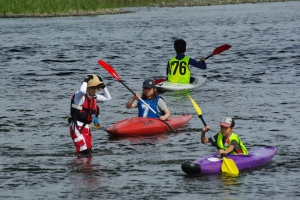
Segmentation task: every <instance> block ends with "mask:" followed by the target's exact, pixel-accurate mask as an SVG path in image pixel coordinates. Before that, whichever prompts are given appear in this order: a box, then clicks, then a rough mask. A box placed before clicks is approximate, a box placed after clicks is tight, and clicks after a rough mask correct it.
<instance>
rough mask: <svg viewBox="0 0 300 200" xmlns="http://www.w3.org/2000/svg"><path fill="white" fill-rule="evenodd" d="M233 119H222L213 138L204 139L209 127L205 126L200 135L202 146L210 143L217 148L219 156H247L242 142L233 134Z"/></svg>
mask: <svg viewBox="0 0 300 200" xmlns="http://www.w3.org/2000/svg"><path fill="white" fill-rule="evenodd" d="M234 125H235V122H234V119H232V118H231V117H224V118H223V119H222V121H221V122H220V131H219V132H218V133H217V134H216V135H215V136H213V137H211V136H210V138H206V137H205V133H206V132H209V130H210V127H209V126H205V127H204V128H203V129H202V133H201V142H202V143H203V144H205V143H208V142H211V143H212V144H213V145H214V146H216V147H217V148H218V152H219V154H248V151H247V149H246V147H245V146H244V144H243V142H242V140H241V139H240V138H239V137H238V136H237V134H236V133H234V132H233V131H234Z"/></svg>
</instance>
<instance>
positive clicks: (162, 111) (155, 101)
mask: <svg viewBox="0 0 300 200" xmlns="http://www.w3.org/2000/svg"><path fill="white" fill-rule="evenodd" d="M139 98H140V95H139V94H138V93H136V94H135V96H133V97H132V98H131V99H130V100H129V101H128V102H127V103H126V108H128V109H130V108H138V109H139V114H138V116H139V117H152V118H157V116H156V115H155V114H154V113H153V112H152V111H151V110H150V109H149V108H148V107H147V106H145V105H144V103H143V102H142V101H140V100H139ZM141 99H143V100H144V102H145V103H147V104H148V105H149V106H150V107H151V108H152V109H153V110H154V111H155V112H156V113H157V114H158V115H160V117H159V119H160V120H166V119H168V118H169V117H170V115H171V114H170V111H169V109H168V107H167V105H166V103H165V101H164V100H163V98H162V97H161V96H159V95H158V93H157V90H156V88H155V82H154V80H152V79H147V80H145V81H144V82H143V95H142V97H141Z"/></svg>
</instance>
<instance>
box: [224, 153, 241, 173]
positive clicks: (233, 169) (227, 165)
mask: <svg viewBox="0 0 300 200" xmlns="http://www.w3.org/2000/svg"><path fill="white" fill-rule="evenodd" d="M221 169H222V172H225V173H228V174H233V175H238V174H239V169H238V168H237V166H236V164H235V162H234V161H233V160H231V159H228V158H225V157H223V163H222V167H221Z"/></svg>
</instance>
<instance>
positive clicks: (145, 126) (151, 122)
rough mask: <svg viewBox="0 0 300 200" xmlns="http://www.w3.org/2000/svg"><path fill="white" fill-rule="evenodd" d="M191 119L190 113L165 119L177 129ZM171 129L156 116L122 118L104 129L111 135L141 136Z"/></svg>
mask: <svg viewBox="0 0 300 200" xmlns="http://www.w3.org/2000/svg"><path fill="white" fill-rule="evenodd" d="M191 119H192V115H190V114H184V115H178V116H172V117H169V119H168V120H167V121H166V122H167V123H168V124H169V125H170V126H171V127H173V128H174V129H175V130H177V129H178V128H179V127H182V126H185V125H186V124H187V123H188V122H189V121H190V120H191ZM170 130H171V129H170V128H169V127H168V126H167V125H166V124H165V123H163V122H162V121H161V120H159V119H156V118H148V117H132V118H127V119H123V120H121V121H119V122H117V123H115V124H114V125H112V126H111V127H109V128H107V129H106V132H108V133H109V134H110V135H112V136H119V137H120V136H143V135H154V134H159V133H166V132H169V131H170Z"/></svg>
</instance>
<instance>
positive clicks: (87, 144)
mask: <svg viewBox="0 0 300 200" xmlns="http://www.w3.org/2000/svg"><path fill="white" fill-rule="evenodd" d="M99 89H102V90H103V93H104V95H100V94H97V93H96V92H98V91H99ZM109 100H111V96H110V93H109V92H108V89H107V88H106V87H105V84H104V82H103V80H102V78H101V77H100V76H97V75H95V74H88V75H86V77H85V78H84V80H83V82H82V84H81V87H80V89H79V90H78V91H77V92H76V93H75V94H74V95H73V96H72V98H71V118H70V119H69V122H70V136H71V138H72V140H73V142H74V145H75V148H76V152H77V153H78V154H80V155H87V154H91V153H92V145H93V142H92V130H91V128H90V124H91V123H92V122H93V123H94V126H95V128H100V124H99V123H98V115H99V113H100V110H99V107H98V105H97V103H99V102H104V101H109Z"/></svg>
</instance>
